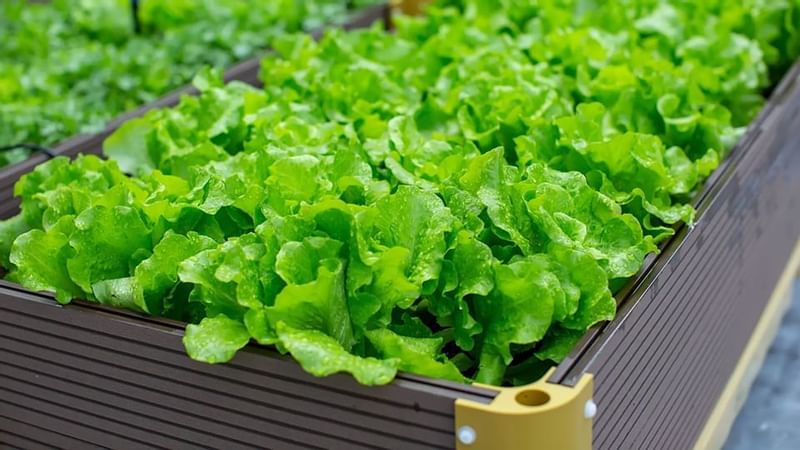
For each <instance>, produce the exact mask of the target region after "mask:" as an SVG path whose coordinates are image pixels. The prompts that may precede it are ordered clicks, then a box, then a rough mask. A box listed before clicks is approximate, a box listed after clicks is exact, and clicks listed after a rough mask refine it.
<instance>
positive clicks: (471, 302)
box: [0, 1, 798, 384]
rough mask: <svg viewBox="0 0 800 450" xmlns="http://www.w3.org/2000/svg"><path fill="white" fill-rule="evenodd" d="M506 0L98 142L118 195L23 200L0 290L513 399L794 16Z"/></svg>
mask: <svg viewBox="0 0 800 450" xmlns="http://www.w3.org/2000/svg"><path fill="white" fill-rule="evenodd" d="M508 3H509V4H506V5H504V8H501V9H499V11H498V8H497V6H496V4H494V3H492V5H490V4H489V3H485V4H484V2H478V1H468V2H465V4H462V5H459V7H458V8H443V9H434V10H431V11H429V14H428V16H427V17H425V18H422V19H407V20H400V21H399V22H398V30H397V33H396V34H394V35H392V34H387V33H385V32H383V31H380V30H378V29H373V30H370V31H366V32H353V33H341V32H332V33H329V34H328V35H327V36H326V37H325V38H324V39H323V40H322V41H321V42H320V43H314V42H313V41H312V40H311V39H309V38H304V37H294V38H287V39H280V40H279V41H278V42H277V43H276V45H275V46H276V49H277V50H278V53H279V55H280V56H279V57H271V58H267V59H265V60H264V62H263V68H262V78H263V80H264V82H265V88H264V90H257V89H255V88H251V87H248V86H245V85H241V84H231V85H228V86H222V85H221V82H219V79H218V77H217V76H215V75H214V74H212V73H206V74H204V75H203V76H201V77H199V78H198V79H197V80H196V84H197V86H198V87H199V88H200V89H201V90H202V91H203V94H202V95H201V96H200V97H199V98H187V99H185V100H184V101H183V102H182V104H181V105H180V106H179V107H177V108H175V109H172V110H160V111H154V112H152V113H150V114H149V115H148V116H146V117H145V118H143V119H137V120H134V121H132V122H129V123H128V124H127V125H126V126H125V127H123V128H122V129H121V130H120V131H119V132H117V133H116V134H115V135H114V136H112V137H111V138H110V139H109V140H108V141H107V142H106V153H107V154H108V155H109V156H111V157H112V158H114V159H116V160H117V161H118V162H119V165H120V167H122V169H123V170H124V171H125V172H128V173H137V174H139V175H138V176H137V177H133V178H129V177H126V176H125V175H123V173H122V171H120V169H118V168H117V164H116V163H114V162H102V161H99V160H98V159H96V158H93V157H85V158H82V159H79V160H78V161H77V162H75V163H72V164H70V163H69V162H67V161H66V160H61V159H58V160H55V161H52V162H50V163H48V164H46V165H43V166H41V167H39V168H38V169H37V170H36V171H35V172H34V173H32V174H31V175H29V176H27V177H26V178H25V179H23V180H22V181H21V182H20V184H19V185H18V187H17V193H18V194H19V195H20V196H21V197H22V199H23V213H22V214H21V215H20V216H18V217H17V218H14V219H11V220H9V221H7V222H4V223H3V225H2V227H0V236H2V237H1V238H0V247H2V248H3V250H2V254H3V255H4V256H3V258H4V265H5V266H7V267H8V268H9V269H11V274H10V277H11V278H12V279H13V280H16V281H18V282H20V283H22V284H23V285H24V286H26V287H28V288H31V289H37V290H54V291H56V293H57V296H58V298H59V299H60V300H61V301H68V300H70V299H72V298H90V299H93V300H97V301H99V302H101V303H106V304H112V305H116V306H123V307H127V308H133V309H137V310H140V311H144V312H148V313H152V314H161V315H165V316H167V317H172V318H177V319H181V320H186V321H189V322H193V323H199V325H190V326H189V327H188V328H187V333H186V338H185V344H186V347H187V350H188V351H189V354H190V355H191V356H193V357H194V358H196V359H200V360H204V361H208V362H220V361H226V360H228V359H229V358H231V357H232V356H233V354H234V353H235V352H236V350H238V349H239V348H241V347H242V346H244V345H245V344H246V343H247V342H248V341H249V340H250V339H251V338H254V339H256V340H257V341H259V342H261V343H263V344H274V345H276V346H277V347H278V348H279V349H281V350H283V351H288V352H290V353H291V354H292V355H293V356H294V357H295V358H296V359H297V360H298V361H299V362H300V363H301V364H302V365H303V367H304V368H306V370H308V371H309V372H311V373H314V374H316V375H326V374H329V373H333V372H337V371H348V372H350V373H352V374H353V375H354V376H355V377H356V378H357V379H358V380H359V381H361V382H362V383H366V384H378V383H386V382H388V381H390V380H391V379H392V378H393V376H394V374H395V372H396V371H397V370H398V369H399V370H405V371H410V372H415V373H419V374H423V375H428V376H433V377H438V378H447V379H453V380H459V381H467V380H470V379H476V380H479V381H481V382H485V383H494V384H500V383H512V384H518V383H524V382H527V381H531V380H532V379H533V378H536V377H537V376H538V375H539V374H540V373H541V370H542V369H543V368H544V367H546V366H547V365H548V364H549V361H558V360H560V359H561V358H562V357H563V356H564V355H565V354H566V352H568V351H569V350H570V348H571V347H572V346H573V344H574V342H575V340H576V339H577V338H578V337H580V335H581V334H582V333H583V332H584V331H585V330H586V329H587V328H588V327H590V326H591V325H592V324H594V323H596V322H598V321H601V320H607V319H610V318H611V317H613V314H614V300H613V298H612V292H613V290H614V289H616V287H617V286H618V285H620V284H621V283H622V282H623V281H624V280H625V279H626V278H628V277H630V276H632V275H634V274H635V273H636V272H637V271H638V270H639V267H640V266H641V264H642V260H643V259H644V257H645V256H646V255H647V254H649V253H653V252H655V251H657V247H656V244H657V243H659V242H660V241H662V240H664V239H665V238H667V237H669V236H670V234H671V233H672V228H671V225H672V224H675V223H677V222H679V221H686V222H691V221H692V218H693V210H692V208H691V207H689V206H688V205H687V204H686V201H687V200H688V199H689V198H691V196H692V194H693V193H694V192H695V190H696V189H697V188H698V186H699V184H700V183H701V182H702V180H703V179H704V178H705V177H706V176H707V175H708V174H709V173H710V171H712V170H713V168H714V167H715V166H716V165H717V163H718V161H719V158H720V157H722V156H724V155H725V153H726V152H727V150H728V149H729V148H730V146H731V145H732V144H733V143H734V142H735V141H736V139H737V138H738V136H739V134H740V128H739V126H741V125H744V124H746V123H747V121H749V119H750V118H752V117H753V115H754V114H755V112H757V110H758V108H759V105H760V102H761V97H760V96H759V92H760V89H762V88H763V87H765V86H767V85H769V73H768V69H767V67H768V64H769V65H770V66H771V67H776V68H779V67H781V66H782V65H784V64H785V63H786V61H789V60H791V58H792V57H793V55H794V54H795V53H796V47H797V44H798V41H797V35H796V31H795V28H794V27H793V25H794V24H796V23H797V13H798V11H797V5H796V4H790V3H788V2H785V3H780V2H769V5H768V6H767V5H761V4H760V3H754V4H748V5H744V6H742V5H738V6H737V5H734V3H732V2H717V3H714V4H712V3H711V2H702V5H701V4H700V3H697V4H695V3H694V2H645V1H641V2H625V4H624V5H623V4H622V3H623V2H605V3H604V4H603V6H599V7H598V8H596V9H594V10H592V12H590V13H586V14H581V12H580V11H577V13H576V9H575V7H573V6H572V5H562V4H561V3H559V5H560V6H559V5H556V4H552V5H551V4H548V3H543V4H540V5H538V6H537V7H531V6H529V5H528V6H526V5H523V4H520V5H513V4H512V3H513V2H508ZM629 3H630V4H629ZM719 13H721V14H719ZM612 19H613V20H612ZM754 23H757V24H758V27H754V26H753V24H754ZM675 24H680V26H675ZM765 30H768V31H769V30H771V31H769V32H767V31H765ZM410 62H413V64H412V63H410ZM776 70H779V69H776ZM12 242H13V245H12ZM52 255H56V261H55V262H56V264H53V257H52ZM97 255H104V257H103V258H102V260H98V259H97V258H96V256H97ZM6 258H7V259H6Z"/></svg>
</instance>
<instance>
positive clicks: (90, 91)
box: [0, 0, 376, 167]
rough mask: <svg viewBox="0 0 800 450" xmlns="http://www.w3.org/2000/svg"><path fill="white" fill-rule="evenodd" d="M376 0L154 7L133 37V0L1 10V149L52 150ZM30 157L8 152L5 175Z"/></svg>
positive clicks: (232, 0) (160, 3) (144, 6)
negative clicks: (201, 75) (209, 71)
mask: <svg viewBox="0 0 800 450" xmlns="http://www.w3.org/2000/svg"><path fill="white" fill-rule="evenodd" d="M372 3H376V2H375V1H373V0H359V1H356V2H347V1H344V0H278V1H274V0H273V1H269V2H251V1H245V0H225V1H219V0H147V1H143V2H141V10H140V14H139V15H140V20H141V23H142V33H141V34H138V35H136V34H134V30H133V17H132V15H131V14H132V13H131V6H130V2H129V1H128V0H54V1H52V2H42V3H35V4H30V3H29V2H26V1H23V0H11V1H4V2H0V29H2V30H3V38H2V40H0V146H2V145H10V144H17V143H22V142H29V143H36V144H40V145H50V144H54V143H57V142H59V141H61V140H63V139H64V138H67V137H69V136H72V135H75V134H78V133H91V132H97V131H99V130H100V129H102V128H103V127H104V126H105V124H106V123H107V122H108V121H109V120H110V119H112V118H113V117H114V116H116V115H118V114H120V113H123V112H125V111H128V110H131V109H133V108H135V107H136V106H139V105H142V104H144V103H147V102H150V101H153V100H155V99H156V98H158V97H160V96H161V95H163V94H166V93H167V92H169V91H170V90H172V89H175V88H177V87H179V86H181V85H183V84H185V83H186V82H187V81H189V80H190V79H191V78H192V77H193V76H194V75H195V74H196V73H197V71H198V69H199V68H201V67H203V66H204V65H211V66H213V67H219V68H224V67H228V66H230V65H231V64H233V63H235V62H236V61H238V60H242V59H244V58H247V57H250V56H253V55H255V54H257V53H258V52H259V51H260V50H262V49H264V48H266V47H268V46H269V44H270V42H271V41H272V40H273V39H274V38H275V37H276V36H279V35H281V34H283V33H286V32H296V31H302V30H311V29H318V28H320V27H322V26H324V25H325V24H328V23H334V24H335V23H342V22H343V21H345V20H346V18H347V17H348V5H350V6H351V7H356V8H358V7H362V6H364V5H367V4H372ZM26 156H27V154H26V152H25V151H21V150H19V151H14V152H11V153H0V167H2V166H4V165H6V164H10V163H14V162H18V161H20V160H23V159H25V157H26Z"/></svg>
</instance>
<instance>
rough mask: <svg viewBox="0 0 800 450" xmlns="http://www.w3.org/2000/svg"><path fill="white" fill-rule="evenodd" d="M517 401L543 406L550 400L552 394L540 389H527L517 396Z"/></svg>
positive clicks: (523, 403) (522, 403)
mask: <svg viewBox="0 0 800 450" xmlns="http://www.w3.org/2000/svg"><path fill="white" fill-rule="evenodd" d="M516 400H517V403H519V404H520V405H525V406H542V405H544V404H546V403H547V402H549V401H550V394H548V393H547V392H545V391H541V390H539V389H526V390H524V391H522V392H520V393H519V394H517V396H516Z"/></svg>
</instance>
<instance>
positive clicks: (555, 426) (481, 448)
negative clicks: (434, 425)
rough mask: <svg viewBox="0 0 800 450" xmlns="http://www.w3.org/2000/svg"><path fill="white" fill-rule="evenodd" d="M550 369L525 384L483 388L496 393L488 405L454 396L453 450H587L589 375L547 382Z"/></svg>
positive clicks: (590, 414) (594, 410)
mask: <svg viewBox="0 0 800 450" xmlns="http://www.w3.org/2000/svg"><path fill="white" fill-rule="evenodd" d="M550 373H552V372H550ZM550 373H548V374H547V375H545V376H544V377H542V379H541V380H539V381H537V382H535V383H533V384H529V385H527V386H520V387H514V388H498V387H494V386H481V387H484V388H487V389H492V390H496V391H497V392H498V395H497V397H495V398H494V400H493V401H492V402H491V403H490V404H488V405H487V404H482V403H478V402H474V401H470V400H464V399H458V400H456V416H455V420H456V424H455V425H456V428H455V430H456V436H455V438H456V449H457V450H591V448H592V419H593V418H594V416H595V414H596V413H597V406H596V405H595V404H594V402H593V401H592V387H593V380H592V376H591V375H584V377H583V378H581V380H580V381H579V382H578V384H576V385H575V387H568V386H562V385H559V384H552V383H548V382H547V381H546V380H547V379H548V378H549V377H550Z"/></svg>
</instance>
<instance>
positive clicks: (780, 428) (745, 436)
mask: <svg viewBox="0 0 800 450" xmlns="http://www.w3.org/2000/svg"><path fill="white" fill-rule="evenodd" d="M794 293H795V295H794V302H793V305H792V309H791V310H790V311H789V313H788V314H787V315H786V317H785V318H784V320H783V325H782V326H781V330H780V332H779V334H778V337H777V338H776V340H775V342H774V343H773V344H772V347H771V348H770V350H769V354H768V355H767V359H766V361H765V363H764V367H763V368H762V369H761V373H759V375H758V378H757V379H756V382H755V384H754V385H753V388H752V390H751V391H750V397H749V398H748V399H747V402H746V403H745V405H744V407H743V408H742V412H741V413H740V414H739V417H738V418H737V419H736V423H734V425H733V429H732V430H731V434H730V436H729V437H728V442H727V443H726V444H725V448H724V450H793V449H800V282H798V283H796V284H795V290H794Z"/></svg>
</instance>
